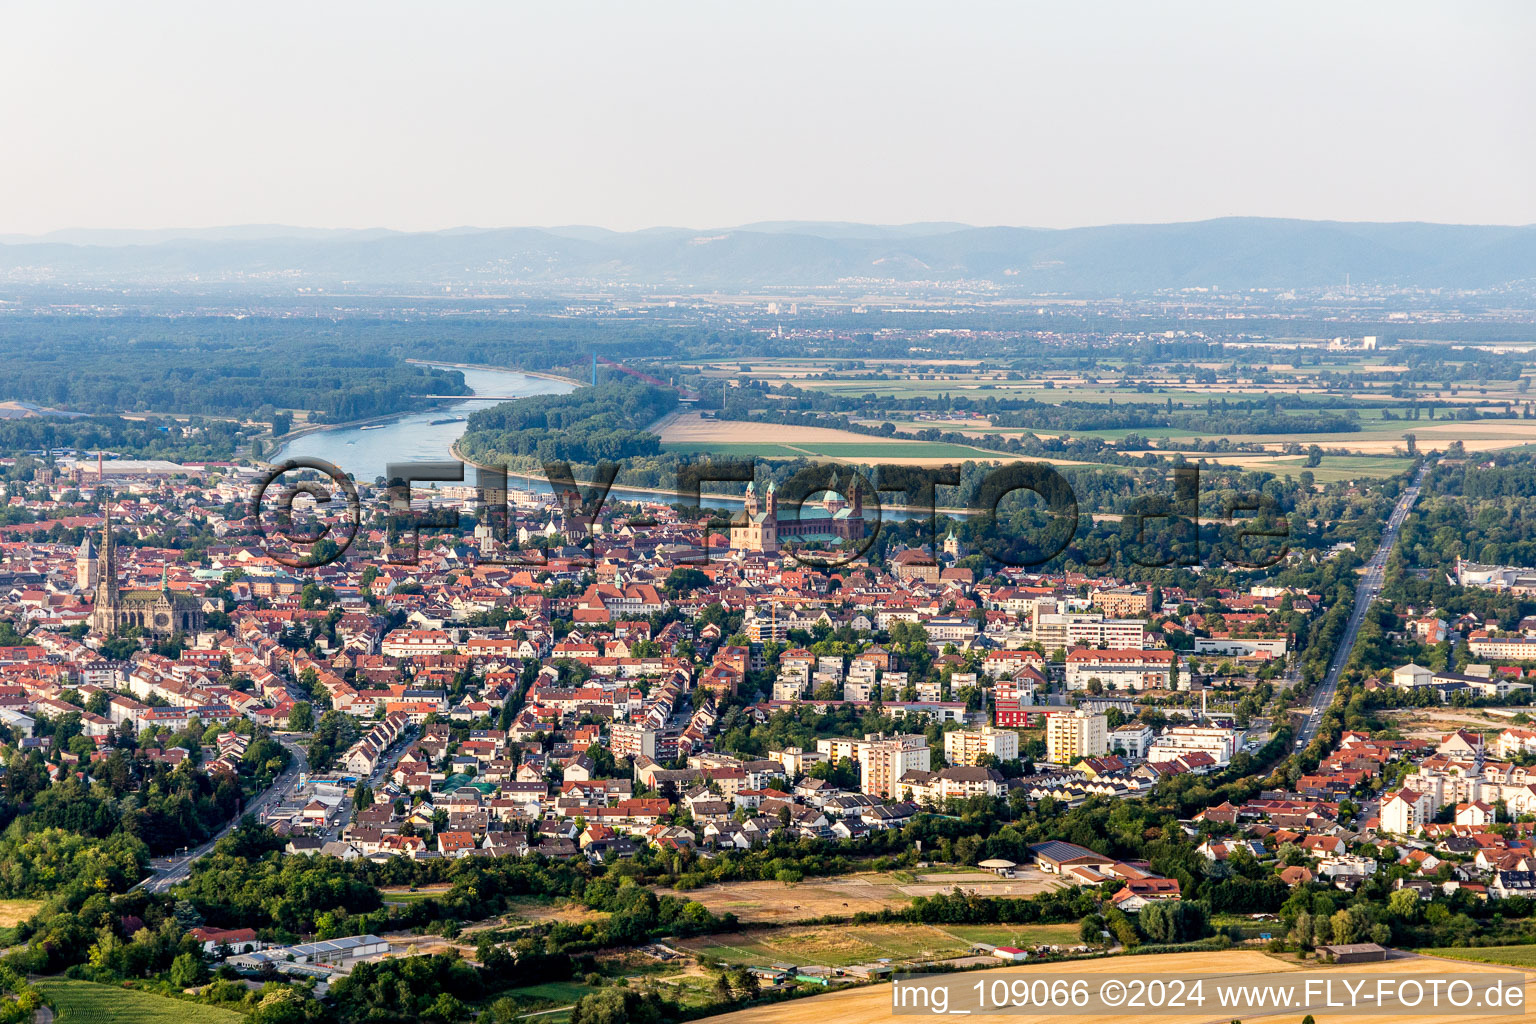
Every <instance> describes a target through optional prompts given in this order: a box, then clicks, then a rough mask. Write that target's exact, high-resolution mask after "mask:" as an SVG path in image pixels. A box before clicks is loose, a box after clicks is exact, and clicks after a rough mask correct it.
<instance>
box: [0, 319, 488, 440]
mask: <svg viewBox="0 0 1536 1024" xmlns="http://www.w3.org/2000/svg"><path fill="white" fill-rule="evenodd" d="M369 334H370V332H369V331H368V329H367V325H366V324H365V323H363V322H361V321H355V322H351V323H347V324H331V323H329V322H309V321H293V320H284V319H272V320H262V319H259V318H251V319H237V318H232V317H210V318H193V317H188V318H181V319H175V320H163V319H159V318H120V319H117V318H109V319H85V318H65V317H20V318H15V319H8V320H3V321H0V353H3V354H4V355H5V356H6V357H7V359H6V361H7V364H8V365H9V366H10V370H9V371H8V372H7V374H6V383H5V387H4V389H3V392H0V398H8V399H14V400H19V401H29V402H35V403H37V404H39V405H43V406H49V407H53V408H57V409H65V410H70V411H75V412H87V413H120V412H159V413H180V414H188V413H191V414H199V415H205V416H208V415H212V416H240V417H254V418H258V419H263V420H267V421H270V420H271V417H272V416H273V414H274V410H281V409H309V410H313V411H314V412H315V413H317V414H318V416H319V418H320V419H321V420H322V421H344V420H353V419H361V418H364V417H370V416H379V415H383V414H386V413H394V412H402V411H406V410H411V409H416V408H420V406H421V404H422V400H421V398H420V397H418V396H420V395H424V394H446V395H462V394H467V393H468V391H469V389H468V388H467V387H466V386H465V384H464V375H463V374H462V373H460V372H458V371H457V370H438V369H433V368H430V367H425V366H418V365H414V364H410V363H407V362H405V361H404V355H403V354H402V353H399V352H395V351H391V350H390V349H389V348H388V347H387V346H385V345H384V344H382V343H381V342H379V341H377V340H375V341H372V342H370V341H368V340H367V339H368V338H369Z"/></svg>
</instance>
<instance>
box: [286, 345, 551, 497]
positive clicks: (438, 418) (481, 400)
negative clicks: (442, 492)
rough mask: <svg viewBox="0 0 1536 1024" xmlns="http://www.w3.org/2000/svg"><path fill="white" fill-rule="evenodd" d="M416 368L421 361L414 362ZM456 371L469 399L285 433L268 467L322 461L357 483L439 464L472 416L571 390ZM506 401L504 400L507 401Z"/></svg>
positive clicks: (517, 377)
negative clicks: (392, 469) (403, 467)
mask: <svg viewBox="0 0 1536 1024" xmlns="http://www.w3.org/2000/svg"><path fill="white" fill-rule="evenodd" d="M418 362H421V361H418ZM422 365H430V366H436V367H442V368H445V369H447V368H452V369H457V370H460V372H462V373H463V374H464V383H465V385H466V386H467V387H468V388H469V392H470V393H469V394H466V395H455V396H449V397H442V398H433V399H428V398H422V399H421V400H420V404H419V405H418V406H416V408H415V409H413V410H411V411H410V412H405V413H400V414H395V415H390V416H378V417H370V418H366V419H361V420H357V421H353V422H349V423H345V424H331V423H326V424H314V425H305V427H303V428H300V429H297V430H293V431H289V433H288V434H286V435H284V437H283V439H282V440H281V441H280V442H278V443H275V444H274V445H273V447H272V450H271V451H270V452H269V453H268V454H267V456H266V458H265V461H266V462H267V463H268V464H273V463H281V462H283V461H284V460H285V459H292V458H299V457H308V458H318V459H324V460H325V461H327V462H330V463H333V464H335V465H336V466H337V467H339V468H340V469H341V470H342V471H343V472H345V473H349V474H351V475H352V476H353V477H354V478H355V479H357V480H358V481H359V482H362V483H372V482H373V481H374V480H376V479H378V478H379V477H382V476H384V475H385V472H386V469H387V467H388V466H389V465H390V464H392V463H401V462H441V461H442V460H444V459H446V458H448V456H449V452H450V448H451V447H452V445H453V442H454V441H456V440H457V439H458V438H459V436H460V435H462V434H463V433H464V431H465V429H466V427H467V420H468V418H469V417H470V416H471V415H473V414H474V413H475V412H476V411H478V410H481V409H486V408H489V407H490V406H493V405H497V404H499V403H500V402H503V401H515V400H519V399H521V398H525V397H529V398H531V397H534V396H537V395H544V394H562V393H566V392H569V391H572V390H574V389H575V388H576V385H575V384H573V383H571V382H570V381H566V380H558V379H555V378H554V377H552V376H550V375H547V374H546V375H534V374H529V373H524V372H522V371H521V370H498V369H477V368H473V367H467V366H464V367H448V366H447V364H444V363H437V362H430V363H427V362H422ZM509 396H510V397H509Z"/></svg>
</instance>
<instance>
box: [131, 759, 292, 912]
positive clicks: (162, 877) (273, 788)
mask: <svg viewBox="0 0 1536 1024" xmlns="http://www.w3.org/2000/svg"><path fill="white" fill-rule="evenodd" d="M273 739H275V740H277V741H278V742H279V743H281V744H282V745H283V746H284V748H286V749H287V751H288V754H289V758H288V767H287V768H284V769H283V770H282V772H281V773H280V774H279V775H278V776H277V778H275V779H273V780H272V785H270V786H268V787H267V788H266V789H264V790H262V792H261V794H260V795H259V796H257V797H256V798H255V799H253V800H252V801H251V802H250V803H249V804H247V805H246V806H245V808H244V810H242V811H241V812H240V813H239V814H237V815H235V816H234V817H233V818H231V819H230V820H229V822H228V823H227V824H226V825H225V826H224V827H223V828H221V829H219V831H218V832H217V833H215V834H214V836H213V838H211V839H209V840H208V841H207V842H205V843H203V844H202V845H201V846H197V847H194V848H192V849H191V850H188V851H187V852H186V853H182V854H178V855H177V856H175V857H168V858H166V859H164V860H162V861H160V862H159V863H158V865H154V864H152V865H151V870H152V871H153V872H154V874H151V875H150V876H149V877H148V878H145V879H144V880H143V881H141V882H140V883H139V884H138V885H135V886H134V888H135V889H144V890H145V891H147V892H168V891H170V888H171V886H173V885H176V884H177V883H178V882H181V881H183V880H184V879H185V878H186V877H187V876H188V875H189V874H191V873H192V865H193V864H196V863H197V862H198V861H199V860H201V859H202V858H203V857H206V856H207V855H208V854H209V853H210V852H212V850H213V846H214V844H215V843H217V842H218V841H219V840H220V839H223V838H224V837H225V836H227V835H229V834H230V833H231V832H233V831H234V830H235V826H237V825H239V824H240V822H241V820H242V819H243V818H244V817H245V816H246V815H248V814H249V815H251V816H253V817H255V818H256V820H258V821H260V820H261V812H262V811H264V810H266V809H267V808H268V807H269V806H270V805H272V804H273V803H281V802H282V799H283V797H284V796H285V795H286V794H288V793H290V792H291V791H292V790H293V788H294V786H295V785H296V784H297V782H298V779H299V775H300V774H301V773H304V772H308V771H309V761H308V759H307V758H306V757H305V755H304V748H303V747H301V746H299V744H298V743H296V742H294V741H293V740H291V739H289V738H288V737H285V736H274V737H273Z"/></svg>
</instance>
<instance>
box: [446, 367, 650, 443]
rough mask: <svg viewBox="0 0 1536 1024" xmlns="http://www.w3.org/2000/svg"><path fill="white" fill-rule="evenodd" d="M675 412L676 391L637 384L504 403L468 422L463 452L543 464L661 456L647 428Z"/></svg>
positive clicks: (623, 383) (609, 385)
mask: <svg viewBox="0 0 1536 1024" xmlns="http://www.w3.org/2000/svg"><path fill="white" fill-rule="evenodd" d="M676 407H677V392H675V391H672V390H670V389H663V388H654V387H649V386H647V385H644V384H640V383H638V382H635V381H616V382H610V383H604V384H599V385H598V386H597V387H595V388H591V387H588V388H579V389H578V390H576V391H573V392H571V393H570V394H565V395H539V396H537V397H534V398H520V399H518V400H517V401H515V402H503V403H502V404H500V405H495V406H492V407H491V408H489V409H482V410H480V411H478V412H475V413H473V414H471V415H470V417H469V425H468V428H467V430H466V432H465V434H464V437H463V438H462V439H461V440H460V442H459V449H460V450H461V451H462V452H463V453H464V454H465V455H466V456H468V457H469V458H470V459H472V460H475V461H483V462H488V463H489V462H496V461H499V460H498V458H497V457H498V456H502V457H505V456H512V457H519V458H522V459H525V460H526V459H528V458H532V459H537V460H538V461H539V462H540V463H544V462H555V461H565V462H575V463H595V462H616V461H618V460H620V459H634V458H652V457H655V456H657V455H660V454H661V439H660V438H659V437H658V436H657V435H655V434H653V433H650V432H648V431H647V430H646V429H645V428H646V427H648V426H649V425H650V424H651V423H653V422H654V421H655V420H657V419H658V418H660V417H661V416H664V415H665V414H667V413H669V412H671V411H672V410H673V409H675V408H676Z"/></svg>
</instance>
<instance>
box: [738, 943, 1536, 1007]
mask: <svg viewBox="0 0 1536 1024" xmlns="http://www.w3.org/2000/svg"><path fill="white" fill-rule="evenodd" d="M1479 968H1484V965H1481V964H1479V965H1469V964H1456V963H1453V962H1451V961H1446V960H1438V959H1433V958H1417V957H1408V958H1404V959H1399V960H1388V961H1386V962H1384V963H1366V964H1347V965H1339V966H1321V965H1316V966H1314V965H1306V966H1301V965H1297V964H1294V963H1289V962H1286V961H1283V960H1280V959H1277V958H1275V957H1271V956H1269V955H1267V954H1265V953H1261V952H1258V951H1255V950H1226V951H1222V952H1211V953H1173V954H1168V955H1164V956H1143V957H1128V956H1114V957H1102V958H1099V959H1095V960H1079V961H1074V962H1070V963H1054V964H1036V965H1025V966H1019V967H1002V968H998V969H997V970H996V971H995V972H989V973H997V974H1006V975H1015V976H1021V977H1028V976H1030V975H1032V974H1043V975H1053V976H1062V975H1082V976H1083V977H1084V978H1086V979H1088V980H1089V981H1090V983H1092V981H1093V980H1094V979H1095V977H1099V978H1102V977H1106V976H1107V977H1117V978H1121V979H1124V978H1128V977H1133V976H1151V975H1162V976H1180V977H1191V976H1194V975H1204V976H1207V977H1210V976H1212V975H1227V976H1229V977H1231V978H1233V979H1235V980H1240V979H1241V978H1242V977H1243V976H1245V975H1259V974H1278V973H1283V972H1294V973H1297V974H1305V975H1311V974H1318V975H1324V974H1328V973H1333V974H1350V975H1357V976H1358V975H1364V974H1384V975H1386V974H1390V975H1399V976H1400V975H1409V974H1426V975H1434V976H1438V977H1449V976H1452V975H1454V974H1456V973H1458V972H1462V971H1466V970H1469V969H1473V970H1476V969H1479ZM1485 969H1488V970H1493V969H1494V968H1493V967H1487V968H1485ZM961 977H962V978H963V977H965V976H963V975H962V976H961ZM1524 977H1525V981H1526V999H1527V1002H1529V1000H1530V998H1531V996H1532V995H1533V994H1536V989H1533V987H1532V982H1533V981H1536V973H1530V972H1526V973H1525V974H1524ZM1212 1002H1213V1001H1212V1000H1209V999H1208V1001H1207V1003H1206V1006H1207V1008H1208V1009H1207V1010H1204V1011H1200V1012H1195V1013H1188V1014H1166V1015H1165V1014H1162V1013H1158V1014H1157V1015H1156V1016H1155V1018H1154V1019H1156V1020H1157V1021H1159V1022H1160V1024H1161V1022H1166V1024H1228V1022H1229V1021H1231V1020H1233V1019H1234V1018H1235V1017H1236V1016H1238V1015H1237V1014H1233V1013H1226V1012H1222V1010H1221V1008H1220V1007H1214V1008H1212V1007H1211V1003H1212ZM1522 1010H1523V1008H1522ZM1134 1012H1135V1011H1121V1012H1117V1013H1113V1014H1092V1015H1090V1014H971V1015H968V1017H967V1019H968V1020H977V1021H995V1022H997V1024H1124V1021H1125V1020H1126V1018H1127V1016H1129V1015H1131V1014H1132V1013H1134ZM1307 1013H1311V1014H1312V1015H1313V1017H1314V1019H1315V1020H1316V1022H1317V1024H1345V1022H1346V1021H1349V1022H1355V1021H1359V1020H1360V1019H1361V1018H1362V1016H1363V1015H1362V1014H1361V1013H1359V1012H1354V1013H1351V1012H1347V1011H1339V1010H1332V1011H1325V1010H1322V1009H1309V1008H1305V1007H1298V1008H1293V1009H1288V1010H1285V1011H1282V1012H1279V1013H1272V1012H1271V1013H1264V1014H1256V1013H1252V1012H1249V1013H1246V1014H1244V1015H1242V1019H1243V1020H1248V1021H1260V1020H1262V1021H1274V1022H1276V1024H1292V1022H1294V1021H1299V1020H1300V1019H1301V1018H1302V1017H1303V1016H1304V1015H1305V1014H1307ZM922 1016H927V1015H926V1014H924V1015H922ZM1460 1017H1461V1015H1457V1014H1447V1015H1443V1016H1441V1017H1436V1016H1434V1015H1428V1016H1426V1015H1424V1014H1417V1015H1408V1014H1394V1013H1384V1014H1380V1015H1377V1014H1376V1013H1372V1014H1371V1015H1370V1016H1369V1017H1367V1018H1366V1019H1368V1020H1370V1021H1372V1022H1374V1024H1431V1022H1435V1021H1437V1020H1449V1019H1460ZM893 1019H894V1018H893V1015H892V1012H891V986H890V985H889V984H879V985H867V986H861V987H857V988H849V989H844V990H843V991H840V992H831V993H828V994H827V995H821V996H811V997H809V998H805V999H797V1000H793V1001H791V1002H787V1003H777V1004H774V1005H769V1006H760V1007H754V1008H752V1009H748V1010H738V1011H736V1012H734V1013H726V1014H721V1015H719V1016H717V1017H710V1018H708V1020H710V1021H711V1022H713V1024H874V1022H877V1021H879V1022H889V1021H891V1020H893ZM1467 1019H1470V1020H1475V1021H1478V1022H1480V1024H1522V1022H1523V1021H1524V1020H1525V1019H1526V1018H1525V1014H1524V1013H1523V1012H1519V1013H1503V1014H1494V1015H1490V1016H1476V1017H1469V1018H1467Z"/></svg>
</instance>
